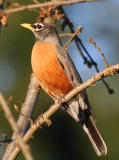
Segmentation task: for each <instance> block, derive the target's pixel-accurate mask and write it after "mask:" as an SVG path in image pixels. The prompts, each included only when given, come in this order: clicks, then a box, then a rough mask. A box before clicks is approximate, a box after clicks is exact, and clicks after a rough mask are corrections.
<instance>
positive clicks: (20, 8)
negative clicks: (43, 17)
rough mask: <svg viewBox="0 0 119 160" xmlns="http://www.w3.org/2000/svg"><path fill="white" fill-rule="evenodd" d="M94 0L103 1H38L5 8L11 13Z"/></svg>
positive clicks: (88, 0)
mask: <svg viewBox="0 0 119 160" xmlns="http://www.w3.org/2000/svg"><path fill="white" fill-rule="evenodd" d="M94 1H101V0H71V1H65V0H63V1H52V2H45V3H37V4H30V5H23V6H21V7H18V8H13V9H8V10H5V11H4V13H6V14H9V13H14V12H19V11H23V10H30V9H34V8H40V7H53V6H54V7H57V6H60V5H72V4H77V3H84V2H94Z"/></svg>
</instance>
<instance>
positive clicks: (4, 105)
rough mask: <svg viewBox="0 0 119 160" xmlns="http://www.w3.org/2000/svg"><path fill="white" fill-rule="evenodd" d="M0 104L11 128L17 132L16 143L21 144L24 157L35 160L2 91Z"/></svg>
mask: <svg viewBox="0 0 119 160" xmlns="http://www.w3.org/2000/svg"><path fill="white" fill-rule="evenodd" d="M0 104H1V107H2V108H3V110H4V112H5V116H6V119H7V120H8V122H9V124H10V126H11V128H12V129H13V131H14V132H15V133H16V135H17V138H16V143H17V144H18V145H19V146H20V148H21V150H22V152H23V154H24V157H25V158H26V159H27V160H33V158H32V155H31V152H30V148H29V146H28V145H27V144H26V143H25V142H24V141H23V138H22V136H21V135H20V134H19V130H18V127H17V124H16V122H15V119H14V117H13V115H12V112H11V110H10V108H9V106H8V104H7V102H6V100H5V98H4V97H3V95H2V93H0Z"/></svg>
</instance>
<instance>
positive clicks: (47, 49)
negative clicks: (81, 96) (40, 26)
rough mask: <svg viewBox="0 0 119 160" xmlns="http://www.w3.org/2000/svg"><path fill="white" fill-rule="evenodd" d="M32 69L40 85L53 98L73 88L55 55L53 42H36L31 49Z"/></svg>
mask: <svg viewBox="0 0 119 160" xmlns="http://www.w3.org/2000/svg"><path fill="white" fill-rule="evenodd" d="M31 63H32V69H33V72H34V75H35V76H36V78H37V79H38V80H39V83H40V85H41V87H42V88H43V89H44V90H45V91H46V92H47V93H48V94H49V95H50V96H51V97H52V98H53V99H57V97H60V96H63V95H65V94H67V93H68V92H69V91H71V90H72V89H73V86H72V84H71V83H70V81H69V79H68V78H67V76H66V74H65V72H64V70H63V69H62V67H61V66H60V64H59V62H58V60H57V57H56V47H55V45H54V44H50V45H49V44H48V45H47V43H40V42H36V43H35V45H34V48H33V51H32V58H31Z"/></svg>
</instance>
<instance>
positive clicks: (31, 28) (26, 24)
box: [21, 23, 34, 31]
mask: <svg viewBox="0 0 119 160" xmlns="http://www.w3.org/2000/svg"><path fill="white" fill-rule="evenodd" d="M21 26H22V27H24V28H27V29H29V30H31V31H34V28H33V27H32V26H31V24H28V23H23V24H21Z"/></svg>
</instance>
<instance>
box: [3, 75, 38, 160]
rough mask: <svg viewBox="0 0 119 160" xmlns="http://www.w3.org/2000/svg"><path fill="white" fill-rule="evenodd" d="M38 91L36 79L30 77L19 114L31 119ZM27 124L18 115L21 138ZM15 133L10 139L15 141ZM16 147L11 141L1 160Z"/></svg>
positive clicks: (5, 158)
mask: <svg viewBox="0 0 119 160" xmlns="http://www.w3.org/2000/svg"><path fill="white" fill-rule="evenodd" d="M39 91H40V86H39V83H38V81H37V79H36V78H35V77H34V76H33V75H32V76H31V80H30V84H29V87H28V92H27V95H26V99H25V102H24V104H22V108H21V112H22V113H23V114H25V115H27V116H29V117H31V114H32V111H33V108H34V107H35V104H36V101H37V98H38V95H39ZM28 124H29V120H28V119H26V118H25V117H24V116H23V115H21V114H20V116H19V119H18V121H17V126H18V128H19V132H20V134H21V135H22V136H23V135H24V134H25V132H26V129H27V127H28ZM16 136H17V135H16V133H15V132H14V133H13V136H12V139H16ZM15 147H16V142H15V141H12V142H11V143H10V144H9V145H8V147H7V149H6V151H5V153H4V156H3V159H2V160H7V159H8V158H9V157H10V155H11V153H12V152H13V151H14V148H15Z"/></svg>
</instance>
